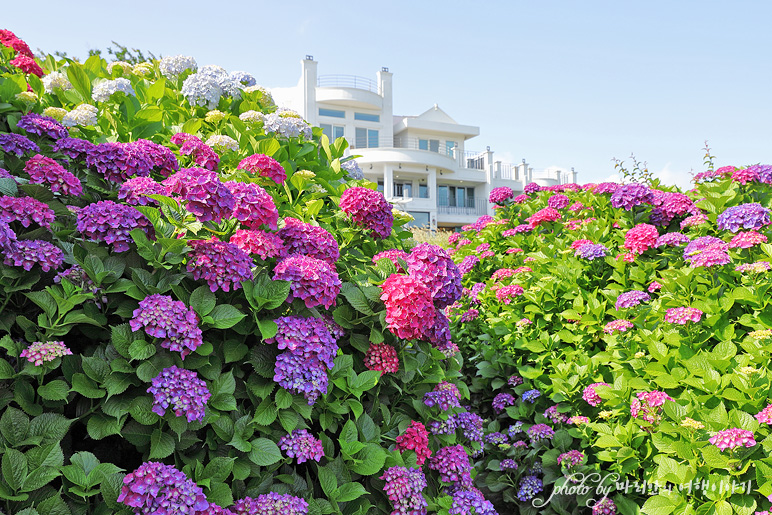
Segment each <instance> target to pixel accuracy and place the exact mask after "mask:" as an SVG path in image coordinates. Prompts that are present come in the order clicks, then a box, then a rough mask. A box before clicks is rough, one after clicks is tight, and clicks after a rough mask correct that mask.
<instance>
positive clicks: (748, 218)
mask: <svg viewBox="0 0 772 515" xmlns="http://www.w3.org/2000/svg"><path fill="white" fill-rule="evenodd" d="M769 214H770V210H769V209H767V208H765V207H764V206H762V205H761V204H758V203H756V202H753V203H749V204H740V205H739V206H732V207H728V208H726V209H725V210H724V212H723V213H721V214H720V215H718V218H717V219H716V225H717V226H718V228H719V229H723V230H725V231H731V232H737V231H739V230H740V229H760V228H761V227H763V226H765V225H767V224H769V223H770V221H769Z"/></svg>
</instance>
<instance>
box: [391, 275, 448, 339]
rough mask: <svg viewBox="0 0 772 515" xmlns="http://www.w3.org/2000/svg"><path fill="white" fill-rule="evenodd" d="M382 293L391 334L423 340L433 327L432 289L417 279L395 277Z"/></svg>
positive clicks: (392, 276) (404, 276)
mask: <svg viewBox="0 0 772 515" xmlns="http://www.w3.org/2000/svg"><path fill="white" fill-rule="evenodd" d="M381 289H382V291H383V294H382V295H381V300H382V301H383V302H384V304H385V305H386V323H387V326H388V328H389V330H390V331H391V332H392V333H394V334H395V335H397V336H398V337H399V338H404V339H406V340H412V339H422V338H423V336H424V335H425V334H427V333H428V331H429V329H430V327H431V325H433V324H434V319H435V312H436V310H435V307H434V303H433V302H432V294H431V292H430V291H429V288H428V287H427V286H426V285H425V284H424V283H423V282H421V281H420V280H418V279H416V278H414V277H411V276H406V275H398V274H392V275H390V276H389V277H388V279H386V281H385V282H384V283H383V284H382V285H381Z"/></svg>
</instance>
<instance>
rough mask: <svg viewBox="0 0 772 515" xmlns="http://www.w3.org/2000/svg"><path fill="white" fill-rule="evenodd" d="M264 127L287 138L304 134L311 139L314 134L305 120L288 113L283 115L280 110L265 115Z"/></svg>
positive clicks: (266, 130)
mask: <svg viewBox="0 0 772 515" xmlns="http://www.w3.org/2000/svg"><path fill="white" fill-rule="evenodd" d="M292 112H293V113H294V111H292ZM295 114H297V113H295ZM263 127H264V129H265V132H266V133H269V132H273V133H275V134H278V135H279V136H283V137H285V138H297V137H300V136H301V135H302V136H303V137H304V138H306V139H311V136H312V132H311V127H310V126H309V125H308V124H307V123H306V122H305V120H303V119H302V118H295V117H293V116H286V114H285V115H284V116H282V113H279V112H278V111H277V112H275V113H271V114H268V115H266V116H265V124H264V126H263Z"/></svg>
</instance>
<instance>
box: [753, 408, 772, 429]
mask: <svg viewBox="0 0 772 515" xmlns="http://www.w3.org/2000/svg"><path fill="white" fill-rule="evenodd" d="M756 420H758V421H759V423H760V424H770V425H772V404H767V407H766V408H764V409H763V410H761V411H759V412H758V413H756Z"/></svg>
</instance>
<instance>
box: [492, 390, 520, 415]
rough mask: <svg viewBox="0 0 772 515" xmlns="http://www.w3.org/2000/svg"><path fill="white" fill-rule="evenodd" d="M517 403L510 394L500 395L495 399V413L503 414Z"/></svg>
mask: <svg viewBox="0 0 772 515" xmlns="http://www.w3.org/2000/svg"><path fill="white" fill-rule="evenodd" d="M514 403H515V398H514V397H513V396H512V395H511V394H508V393H499V394H497V395H496V396H495V397H494V398H493V403H492V404H491V406H492V407H493V411H495V412H496V413H501V412H502V411H503V410H504V408H506V407H507V406H512V405H513V404H514Z"/></svg>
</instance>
